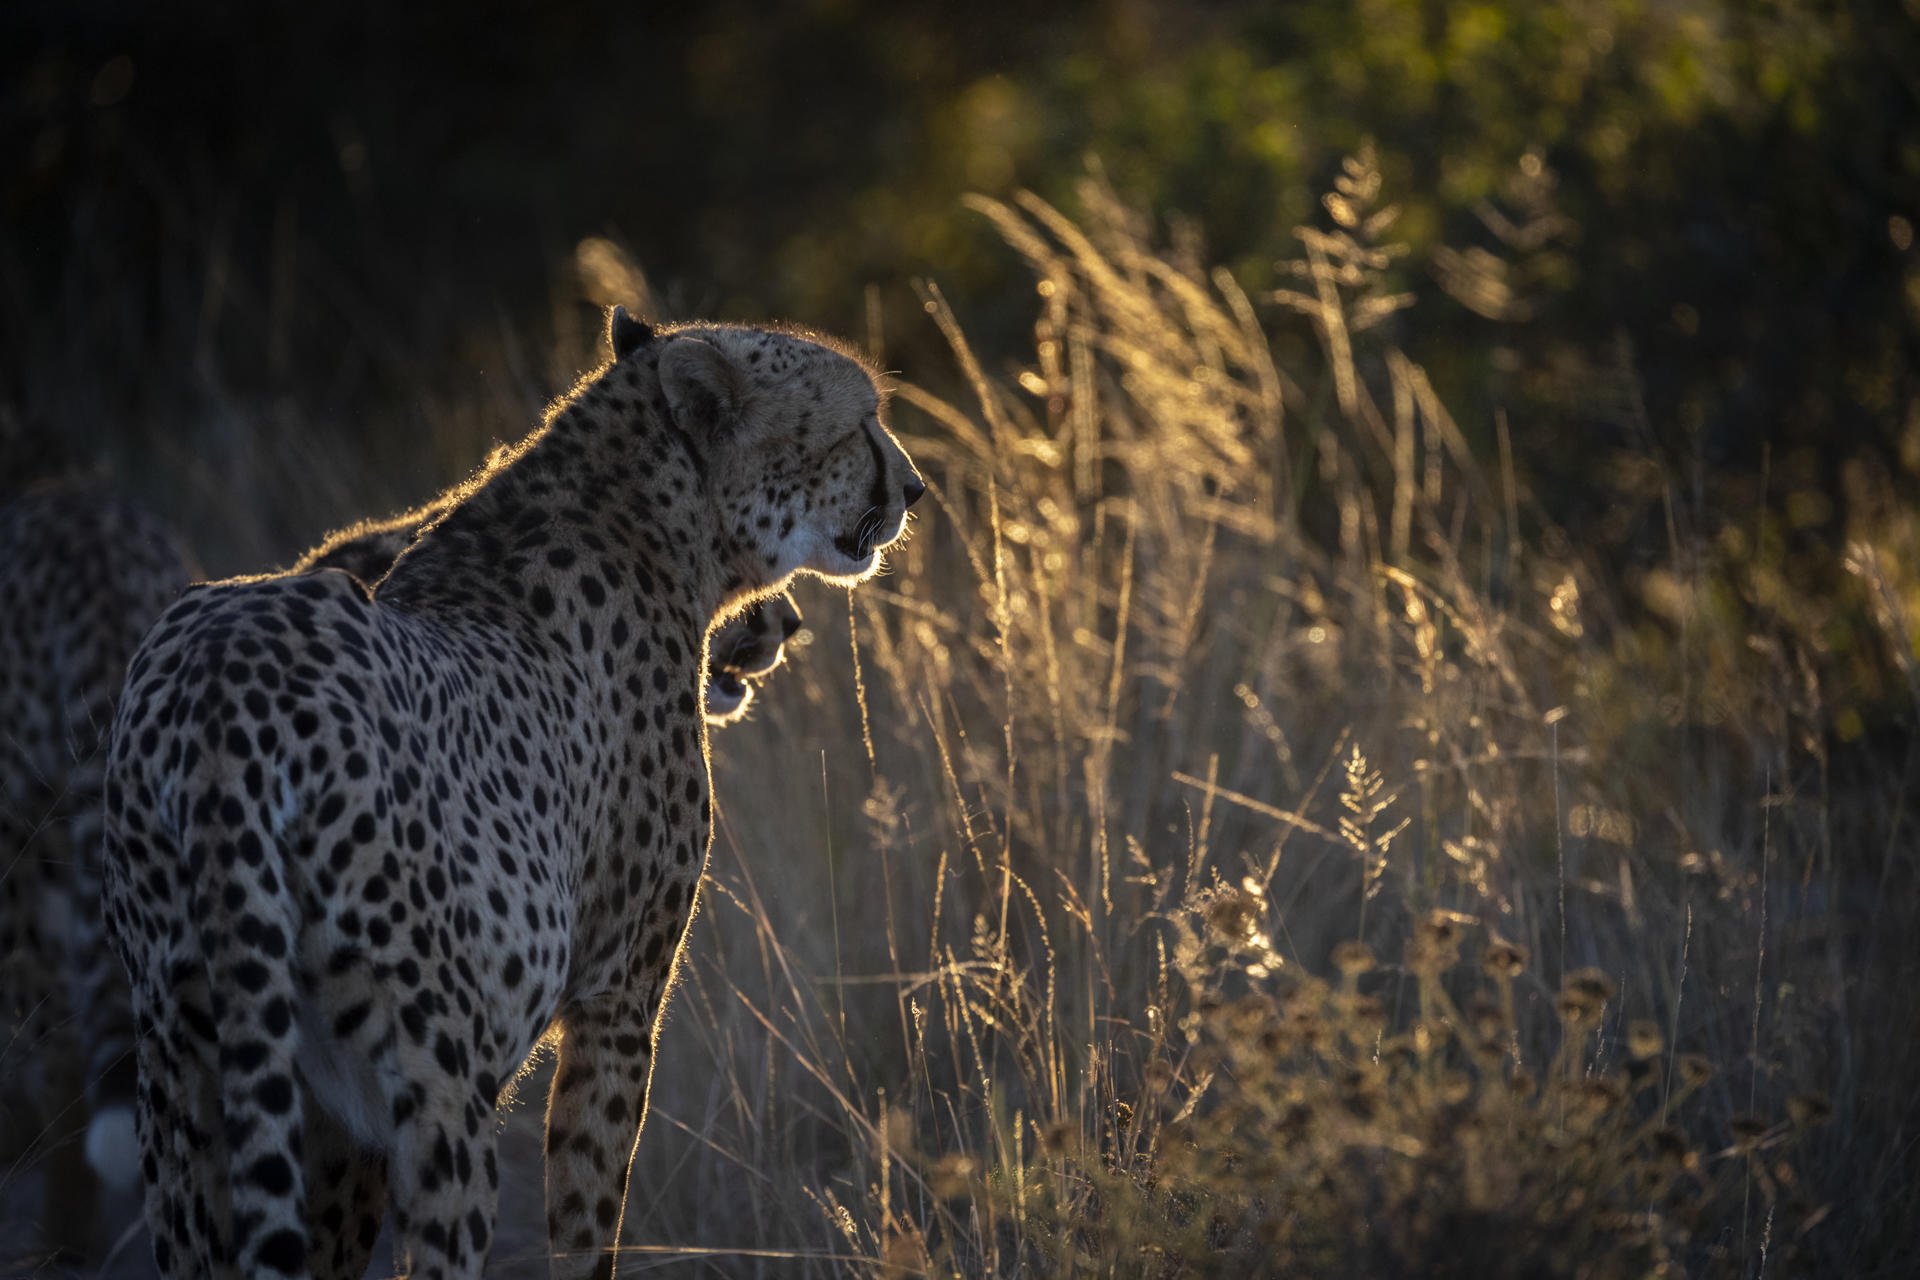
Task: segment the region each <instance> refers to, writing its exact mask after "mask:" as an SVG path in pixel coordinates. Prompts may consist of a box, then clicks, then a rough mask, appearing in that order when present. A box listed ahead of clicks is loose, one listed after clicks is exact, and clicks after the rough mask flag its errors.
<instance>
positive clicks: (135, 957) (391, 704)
mask: <svg viewBox="0 0 1920 1280" xmlns="http://www.w3.org/2000/svg"><path fill="white" fill-rule="evenodd" d="M609 337H610V339H611V345H612V350H613V353H614V359H613V361H612V363H610V364H608V365H606V366H604V367H602V368H601V369H599V370H598V371H596V372H594V373H592V374H590V375H588V376H587V377H586V378H585V379H584V380H583V381H582V382H581V383H580V384H579V385H578V386H576V388H575V389H574V390H573V391H572V392H570V393H568V394H567V395H565V396H563V397H562V398H561V399H560V400H558V401H556V402H555V404H554V405H553V406H552V407H551V408H550V409H549V411H548V413H547V415H546V417H545V419H544V421H543V422H542V424H541V425H540V426H538V427H536V428H535V430H534V431H533V432H531V433H530V434H529V435H528V436H527V437H526V438H525V440H523V441H522V442H521V443H520V444H519V445H517V446H514V447H512V448H510V449H508V450H506V451H504V452H503V453H501V454H500V455H499V456H498V457H496V459H495V460H494V461H493V462H492V464H491V465H489V467H487V468H486V469H485V470H484V471H483V472H482V473H481V474H480V475H479V476H478V477H476V478H475V480H473V481H471V482H469V484H468V485H466V486H464V487H463V488H461V489H460V490H458V491H457V492H455V493H453V494H451V495H449V497H448V499H447V500H446V502H445V504H444V509H443V510H442V512H441V514H440V515H439V516H438V517H437V518H436V519H435V520H434V521H433V522H432V523H430V524H429V525H428V526H427V527H426V528H425V529H424V530H422V531H421V533H420V534H419V536H418V537H417V538H416V539H415V540H414V541H413V543H412V544H411V545H410V546H409V547H408V549H407V550H406V551H405V553H404V554H402V555H401V556H400V557H399V558H398V559H397V560H396V561H395V562H394V565H393V568H392V570H391V571H390V572H389V573H387V574H386V576H385V577H384V578H382V579H381V580H380V582H379V583H378V584H377V585H376V586H375V587H374V588H373V590H372V592H371V593H369V592H368V591H367V590H366V588H365V587H364V586H363V585H362V584H361V583H360V582H359V581H357V580H356V579H354V578H353V577H351V576H350V575H348V574H346V573H344V572H340V571H337V570H321V571H319V572H315V573H309V574H305V575H299V576H282V577H270V578H259V579H238V580H234V581H230V582H225V583H216V584H211V585H207V586H202V587H198V588H194V589H191V590H189V591H188V592H187V593H186V594H185V595H184V596H182V597H181V598H180V600H179V601H178V602H177V603H176V604H175V605H174V606H173V607H172V608H170V609H169V610H168V611H167V612H166V613H165V614H164V615H163V616H162V617H161V618H160V620H159V622H157V623H156V624H155V626H154V628H153V630H152V631H151V632H150V633H149V634H148V637H147V640H146V642H145V643H144V644H143V645H142V646H141V648H140V650H139V652H138V653H137V654H136V655H135V657H134V659H133V662H132V666H131V668H130V670H129V673H128V678H127V686H126V689H125V691H124V693H123V695H122V698H121V703H120V709H119V712H118V716H117V718H116V721H115V726H114V732H113V741H112V746H111V749H110V755H109V766H108V774H107V805H106V811H107V832H108V839H107V872H108V873H107V877H106V891H105V899H104V900H105V907H106V916H107V922H108V929H109V932H110V934H111V936H112V937H113V939H114V942H115V945H116V946H117V947H118V949H119V952H120V954H121V957H122V959H123V962H124V963H125V965H126V968H127V971H128V973H129V974H130V975H131V976H132V979H133V1006H134V1013H135V1019H136V1030H137V1049H138V1056H139V1066H140V1097H139V1106H138V1108H137V1111H136V1118H137V1120H138V1125H137V1130H138V1135H139V1140H140V1145H141V1153H142V1154H141V1159H142V1171H143V1174H144V1179H145V1184H146V1216H147V1221H148V1224H149V1226H150V1227H151V1229H152V1235H153V1240H154V1255H155V1260H156V1261H157V1262H158V1264H159V1267H160V1270H161V1271H162V1273H164V1274H165V1275H168V1276H189V1275H194V1276H203V1275H215V1276H255V1275H269V1274H273V1275H289V1276H307V1275H321V1276H336V1277H346V1276H358V1275H360V1274H361V1273H362V1271H363V1270H364V1268H365V1265H366V1261H367V1257H368V1254H369V1251H370V1250H371V1248H372V1244H373V1241H374V1238H375V1236H376V1234H377V1233H378V1231H379V1226H380V1221H381V1217H382V1214H383V1211H384V1210H388V1209H390V1210H391V1212H392V1214H393V1222H394V1228H395V1233H396V1237H397V1240H398V1248H399V1252H400V1254H401V1256H402V1261H403V1265H404V1266H405V1268H406V1269H407V1271H408V1274H410V1275H414V1276H421V1277H429V1276H430V1277H451V1276H477V1275H479V1274H480V1273H481V1271H482V1269H483V1268H484V1265H485V1261H486V1258H487V1255H488V1250H489V1248H490V1246H491V1245H492V1243H493V1230H494V1215H495V1207H496V1200H497V1194H498V1183H499V1175H498V1166H497V1162H496V1154H495V1130H496V1111H497V1108H498V1106H499V1103H500V1099H501V1096H502V1090H503V1087H504V1086H506V1085H507V1084H508V1083H509V1082H510V1081H511V1080H512V1079H513V1078H514V1076H515V1073H516V1072H517V1071H518V1070H519V1069H520V1067H521V1065H522V1064H523V1063H524V1062H525V1061H526V1059H527V1058H528V1056H529V1054H530V1053H531V1052H532V1051H533V1050H534V1049H535V1047H536V1046H537V1045H541V1044H545V1045H548V1046H551V1049H552V1052H553V1054H554V1056H555V1064H554V1072H553V1082H552V1086H551V1091H550V1095H549V1100H548V1111H547V1130H546V1144H545V1147H546V1170H547V1184H546V1203H547V1225H548V1233H549V1242H550V1247H551V1255H550V1256H551V1262H550V1268H551V1273H552V1274H553V1275H554V1276H556V1277H585V1276H594V1277H606V1276H611V1275H613V1274H614V1272H615V1268H616V1265H617V1264H616V1258H615V1254H614V1253H613V1251H612V1246H613V1244H614V1242H615V1241H616V1239H617V1238H618V1234H619V1229H620V1220H621V1216H622V1213H623V1210H624V1204H625V1196H626V1190H627V1174H628V1168H629V1164H630V1161H631V1158H632V1153H633V1151H634V1148H635V1145H636V1144H637V1142H638V1140H639V1134H640V1129H641V1122H642V1120H643V1119H644V1117H645V1114H646V1103H647V1088H648V1083H649V1081H650V1079H651V1076H652V1067H653V1055H654V1050H655V1032H656V1029H657V1025H658V1018H659V1013H660V1009H661V1007H662V1003H663V1001H664V1000H665V998H666V996H667V993H668V991H669V989H670V987H671V983H672V977H673V973H674V970H675V966H676V964H677V961H678V958H679V954H680V951H681V948H682V945H683V943H684V940H685V938H686V933H687V926H688V923H689V921H690V919H691V917H692V914H693V910H694V899H695V895H696V892H697V889H698V885H699V879H700V875H701V872H702V869H703V867H704V864H705V861H706V856H707V849H708V843H709V839H710V835H711V816H712V808H711V801H710V789H709V788H710V782H709V774H708V767H707V758H706V723H705V719H704V717H703V714H702V708H701V702H700V693H701V685H702V682H703V679H704V671H705V663H706V660H707V653H706V649H707V635H708V631H709V627H710V620H711V619H713V618H715V617H723V616H727V615H729V614H730V612H731V611H733V610H735V609H738V608H740V607H742V606H744V605H746V604H748V603H750V602H752V601H753V600H756V599H759V598H762V597H764V596H766V595H768V594H770V593H773V592H775V591H778V590H779V589H781V588H782V587H784V586H785V584H786V583H787V582H788V580H789V579H790V578H792V577H793V576H794V575H795V574H796V573H810V574H813V575H816V576H819V577H822V578H825V579H827V580H828V581H831V582H835V583H839V584H842V585H853V584H855V583H858V582H860V581H862V580H864V579H865V578H867V577H870V576H871V575H872V574H873V573H875V572H876V571H877V569H878V567H879V566H880V564H881V561H882V552H883V550H884V549H885V548H886V547H888V546H889V545H890V544H892V543H893V542H895V541H896V540H898V539H899V538H900V537H901V536H902V535H903V534H904V532H905V530H906V525H907V518H908V508H909V507H910V506H911V505H912V504H913V503H914V501H915V500H916V499H918V498H919V497H920V496H921V495H922V494H923V493H924V492H925V489H926V486H925V484H924V483H923V482H922V480H921V478H920V476H919V474H918V472H917V471H915V469H914V467H913V464H912V462H911V461H910V460H909V458H908V457H907V455H906V453H905V452H904V451H903V450H902V449H901V447H900V445H899V444H898V442H897V441H896V440H895V439H894V437H893V436H892V434H891V433H890V432H889V431H888V429H887V428H886V426H885V425H884V423H883V420H882V403H881V391H880V387H879V385H878V382H877V378H876V375H874V374H873V373H872V371H871V370H869V369H868V368H867V367H866V366H865V365H864V364H863V363H862V362H861V361H860V360H858V359H857V358H856V357H854V356H852V355H850V354H848V353H847V352H846V351H844V350H843V349H841V348H839V347H838V346H837V345H836V344H834V343H833V342H832V341H831V340H829V339H825V338H822V337H818V336H815V335H811V334H807V333H804V332H797V331H789V330H779V329H763V328H752V327H742V326H732V325H720V324H704V323H702V324H689V325H681V326H673V327H662V328H661V329H659V330H657V331H656V330H653V329H650V328H649V327H648V326H646V325H644V324H641V323H640V322H638V321H635V320H632V319H631V318H629V317H627V316H626V314H625V313H624V312H622V311H621V310H619V309H618V308H616V309H615V310H614V311H613V312H612V314H611V317H610V327H609Z"/></svg>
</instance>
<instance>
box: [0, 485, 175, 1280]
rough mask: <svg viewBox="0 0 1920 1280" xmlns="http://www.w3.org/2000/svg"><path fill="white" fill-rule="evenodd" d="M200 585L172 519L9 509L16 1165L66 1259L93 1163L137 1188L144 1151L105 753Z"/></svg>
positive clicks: (8, 989)
mask: <svg viewBox="0 0 1920 1280" xmlns="http://www.w3.org/2000/svg"><path fill="white" fill-rule="evenodd" d="M187 578H188V571H187V567H186V564H185V561H184V558H183V557H182V555H181V553H180V551H179V548H178V547H177V546H176V545H175V543H174V541H173V539H172V538H171V537H170V536H169V534H168V532H167V531H166V529H165V528H164V527H163V526H162V525H161V524H160V522H159V521H158V520H156V519H155V518H154V517H152V516H151V515H149V514H147V513H146V512H145V511H143V510H141V509H140V508H139V507H137V506H135V505H134V504H132V503H130V502H127V501H125V500H122V499H119V498H116V497H114V496H113V495H111V494H109V493H107V492H105V491H103V490H101V489H99V488H97V487H94V486H91V485H84V484H56V485H47V486H42V487H39V488H35V489H30V490H28V491H26V492H24V493H21V494H18V495H16V496H15V497H14V498H13V499H12V500H10V501H7V502H5V503H4V504H0V1007H3V1013H4V1019H3V1021H4V1024H5V1025H4V1026H3V1027H0V1063H4V1065H5V1072H4V1074H5V1076H6V1080H7V1087H6V1090H5V1095H6V1096H5V1098H4V1099H3V1100H0V1105H4V1106H5V1108H6V1109H7V1111H8V1113H9V1114H8V1117H7V1119H8V1124H7V1128H9V1129H11V1130H14V1132H12V1133H9V1134H8V1135H7V1137H8V1142H7V1143H6V1145H7V1147H8V1148H9V1149H8V1150H5V1151H0V1164H5V1163H8V1162H11V1161H13V1160H15V1159H18V1158H21V1157H22V1156H26V1157H28V1158H29V1159H32V1160H33V1161H35V1162H36V1163H41V1162H43V1163H44V1165H45V1167H46V1168H47V1171H48V1174H49V1185H50V1194H51V1195H52V1196H53V1197H55V1198H56V1199H57V1200H58V1201H59V1212H58V1214H55V1215H49V1216H48V1219H47V1222H48V1225H49V1226H50V1227H52V1228H54V1229H55V1231H56V1238H54V1239H51V1240H49V1241H48V1243H50V1244H53V1245H65V1246H69V1247H72V1248H76V1249H77V1247H78V1246H81V1245H83V1244H84V1243H86V1242H87V1238H88V1235H89V1233H90V1230H91V1226H92V1222H91V1210H90V1208H89V1206H90V1205H91V1203H92V1199H93V1195H94V1187H93V1178H92V1176H91V1173H90V1171H89V1170H88V1169H87V1168H86V1167H85V1165H83V1164H82V1162H81V1159H80V1157H81V1155H82V1153H83V1152H84V1153H85V1155H86V1156H88V1157H90V1158H91V1164H92V1165H93V1166H94V1169H93V1172H97V1173H98V1174H99V1175H100V1176H101V1177H103V1178H105V1179H106V1180H107V1181H108V1182H109V1183H117V1184H120V1185H122V1186H125V1185H130V1184H131V1183H132V1181H133V1180H134V1178H135V1177H136V1176H137V1173H136V1167H135V1162H134V1160H133V1157H132V1151H131V1149H130V1142H127V1141H123V1142H118V1143H116V1142H115V1141H114V1138H115V1136H116V1135H118V1134H126V1135H128V1136H129V1137H130V1126H131V1121H130V1120H129V1119H128V1117H129V1115H130V1108H131V1106H132V1104H133V1094H134V1070H133V1060H132V1057H131V1055H130V1054H128V1053H127V1049H128V1034H127V1031H128V1012H127V1000H126V991H125V983H124V981H123V980H122V979H121V977H120V973H119V965H118V963H117V961H115V960H114V959H113V957H112V953H111V951H110V950H109V949H108V947H107V945H106V942H105V939H104V937H103V936H102V933H101V923H100V911H99V906H98V903H99V894H100V873H101V865H100V857H101V853H100V841H101V794H100V788H101V772H102V769H103V767H104V753H103V750H102V748H103V747H104V746H105V744H106V737H107V730H108V728H109V726H110V725H111V724H112V713H113V705H114V699H115V696H116V695H117V694H118V692H119V689H120V682H121V680H122V678H123V677H124V675H125V673H126V667H127V661H128V659H129V658H130V657H131V656H132V654H133V651H134V646H135V645H136V644H138V642H139V640H140V636H141V634H142V633H143V632H144V631H145V630H146V629H147V627H148V625H149V624H150V623H152V622H153V620H154V619H155V618H157V617H159V616H160V612H161V610H163V609H164V608H166V606H167V605H168V604H169V603H171V602H172V600H173V599H174V597H175V596H177V595H178V594H179V593H180V590H181V588H183V587H184V586H185V585H186V583H187ZM89 1115H91V1117H92V1120H93V1125H92V1129H91V1132H89V1134H88V1139H87V1141H86V1142H85V1143H84V1144H83V1143H82V1142H81V1140H80V1138H79V1136H78V1135H79V1134H80V1133H81V1132H82V1131H86V1130H87V1129H88V1117H89ZM26 1143H31V1144H32V1146H33V1150H32V1151H31V1152H29V1151H26V1150H23V1145H24V1144H26ZM59 1237H66V1238H59Z"/></svg>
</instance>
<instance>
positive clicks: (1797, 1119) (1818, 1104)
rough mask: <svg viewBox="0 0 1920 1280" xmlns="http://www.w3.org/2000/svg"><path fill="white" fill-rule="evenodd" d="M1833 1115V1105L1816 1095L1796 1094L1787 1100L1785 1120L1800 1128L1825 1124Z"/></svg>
mask: <svg viewBox="0 0 1920 1280" xmlns="http://www.w3.org/2000/svg"><path fill="white" fill-rule="evenodd" d="M1832 1115H1833V1104H1832V1103H1830V1102H1828V1101H1827V1100H1826V1098H1824V1097H1822V1096H1821V1095H1820V1094H1817V1093H1796V1094H1794V1095H1793V1096H1792V1097H1791V1098H1788V1099H1787V1118H1788V1119H1790V1120H1792V1121H1793V1122H1794V1123H1795V1124H1796V1125H1799V1126H1800V1127H1801V1128H1803V1129H1805V1128H1809V1127H1811V1126H1813V1125H1816V1124H1825V1123H1826V1122H1827V1119H1828V1117H1830V1116H1832Z"/></svg>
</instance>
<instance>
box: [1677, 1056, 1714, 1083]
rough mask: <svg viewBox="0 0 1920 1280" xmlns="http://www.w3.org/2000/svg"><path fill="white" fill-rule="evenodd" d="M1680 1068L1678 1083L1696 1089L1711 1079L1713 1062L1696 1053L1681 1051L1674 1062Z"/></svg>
mask: <svg viewBox="0 0 1920 1280" xmlns="http://www.w3.org/2000/svg"><path fill="white" fill-rule="evenodd" d="M1675 1065H1676V1066H1678V1067H1679V1069H1680V1083H1681V1084H1683V1085H1685V1086H1686V1087H1687V1088H1689V1089H1698V1088H1699V1087H1700V1086H1701V1085H1703V1084H1705V1083H1706V1082H1707V1081H1709V1080H1711V1079H1713V1063H1712V1062H1710V1061H1708V1060H1707V1058H1706V1057H1705V1056H1704V1055H1702V1054H1698V1053H1683V1054H1681V1055H1680V1058H1679V1061H1678V1062H1677V1063H1676V1064H1675Z"/></svg>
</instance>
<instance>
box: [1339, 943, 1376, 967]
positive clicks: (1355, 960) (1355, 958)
mask: <svg viewBox="0 0 1920 1280" xmlns="http://www.w3.org/2000/svg"><path fill="white" fill-rule="evenodd" d="M1333 967H1334V968H1336V969H1338V970H1339V971H1340V972H1341V973H1343V974H1348V975H1350V976H1358V975H1360V974H1363V973H1365V972H1367V971H1368V970H1369V969H1371V968H1373V948H1371V947H1369V946H1368V945H1367V944H1366V943H1364V942H1360V941H1358V940H1357V939H1352V938H1349V939H1348V940H1347V941H1345V942H1342V943H1340V944H1339V945H1337V946H1336V947H1334V949H1333Z"/></svg>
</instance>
